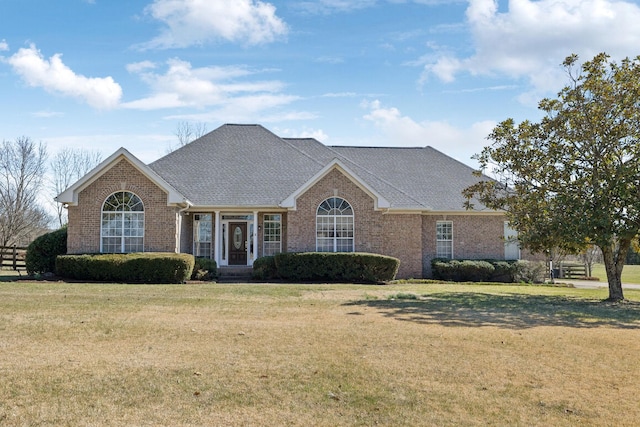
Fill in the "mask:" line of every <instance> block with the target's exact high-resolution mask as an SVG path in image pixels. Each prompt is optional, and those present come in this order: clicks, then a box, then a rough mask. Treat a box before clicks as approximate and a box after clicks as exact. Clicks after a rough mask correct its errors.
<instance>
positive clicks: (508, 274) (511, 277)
mask: <svg viewBox="0 0 640 427" xmlns="http://www.w3.org/2000/svg"><path fill="white" fill-rule="evenodd" d="M487 261H488V262H490V263H491V265H493V268H494V271H493V274H492V275H491V277H490V278H489V281H490V282H502V283H513V282H516V281H517V280H516V276H517V274H518V262H517V261H503V260H487Z"/></svg>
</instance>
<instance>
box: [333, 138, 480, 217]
mask: <svg viewBox="0 0 640 427" xmlns="http://www.w3.org/2000/svg"><path fill="white" fill-rule="evenodd" d="M331 149H332V150H334V151H335V152H336V153H339V154H340V155H342V156H344V157H345V158H347V159H349V160H350V161H352V162H353V163H355V164H358V165H360V166H361V167H363V168H365V169H366V170H367V171H368V172H369V173H370V174H372V175H375V176H376V177H377V179H379V180H381V181H383V182H386V183H388V184H389V185H390V186H391V187H392V188H393V189H395V191H397V193H396V194H395V195H394V196H392V197H389V196H387V194H386V193H384V192H383V193H382V194H383V195H384V196H387V197H388V198H389V199H390V200H391V202H392V207H395V208H402V207H407V208H412V209H417V208H419V207H422V208H423V209H424V210H428V211H441V212H456V211H465V208H464V202H465V201H466V199H465V198H464V196H463V195H462V190H463V189H465V188H466V187H468V186H470V185H473V184H475V183H476V182H478V180H479V179H478V177H476V176H474V175H473V172H474V169H473V168H471V167H469V166H467V165H465V164H464V163H461V162H459V161H458V160H455V159H453V158H452V157H449V156H447V155H445V154H443V153H441V152H440V151H438V150H436V149H434V148H432V147H428V146H427V147H416V148H403V147H344V146H332V147H331ZM361 176H365V175H363V174H361ZM365 179H367V178H365ZM486 179H488V178H486ZM412 201H413V206H411V205H410V203H412ZM477 206H478V208H479V209H480V208H481V207H482V206H481V204H479V203H478V204H477Z"/></svg>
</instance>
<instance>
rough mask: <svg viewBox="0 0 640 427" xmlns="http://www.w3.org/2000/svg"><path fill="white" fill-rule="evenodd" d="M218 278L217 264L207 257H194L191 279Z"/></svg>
mask: <svg viewBox="0 0 640 427" xmlns="http://www.w3.org/2000/svg"><path fill="white" fill-rule="evenodd" d="M217 278H218V264H216V261H215V260H213V259H209V258H200V257H198V258H196V259H195V264H194V266H193V273H191V280H215V279H217Z"/></svg>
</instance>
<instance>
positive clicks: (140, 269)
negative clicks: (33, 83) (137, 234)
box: [56, 252, 194, 283]
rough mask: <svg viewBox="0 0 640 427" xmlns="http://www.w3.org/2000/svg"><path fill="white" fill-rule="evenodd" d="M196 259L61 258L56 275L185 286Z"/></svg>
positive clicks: (143, 255)
mask: <svg viewBox="0 0 640 427" xmlns="http://www.w3.org/2000/svg"><path fill="white" fill-rule="evenodd" d="M193 266H194V258H193V255H189V254H174V253H161V252H141V253H131V254H94V255H61V256H58V258H57V259H56V274H57V275H58V276H61V277H64V278H68V279H76V280H95V281H100V282H117V283H184V282H186V281H187V279H189V278H190V277H191V274H192V272H193Z"/></svg>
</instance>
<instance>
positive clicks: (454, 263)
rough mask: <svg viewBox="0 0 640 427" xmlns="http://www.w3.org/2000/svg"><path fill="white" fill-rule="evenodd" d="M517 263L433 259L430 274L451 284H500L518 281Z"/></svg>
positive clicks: (518, 267)
mask: <svg viewBox="0 0 640 427" xmlns="http://www.w3.org/2000/svg"><path fill="white" fill-rule="evenodd" d="M519 270H520V266H519V262H518V261H504V260H468V259H467V260H457V259H444V258H434V259H433V260H432V261H431V272H432V275H433V278H434V279H438V280H448V281H452V282H502V283H513V282H516V281H517V280H518V275H519V274H518V273H519Z"/></svg>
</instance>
